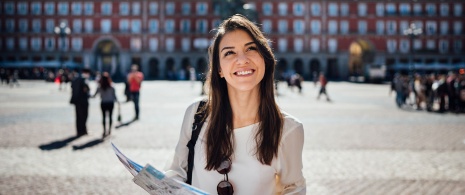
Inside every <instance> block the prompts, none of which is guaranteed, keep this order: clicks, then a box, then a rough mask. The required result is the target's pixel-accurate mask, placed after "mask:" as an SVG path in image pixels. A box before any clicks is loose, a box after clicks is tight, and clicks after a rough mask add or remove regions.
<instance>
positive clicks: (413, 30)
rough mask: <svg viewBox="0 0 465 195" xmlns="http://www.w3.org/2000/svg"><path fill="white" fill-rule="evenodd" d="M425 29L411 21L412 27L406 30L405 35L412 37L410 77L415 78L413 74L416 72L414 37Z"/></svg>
mask: <svg viewBox="0 0 465 195" xmlns="http://www.w3.org/2000/svg"><path fill="white" fill-rule="evenodd" d="M422 33H423V30H422V29H421V28H417V27H416V25H415V23H411V24H410V27H409V28H407V29H405V30H404V35H406V36H408V37H409V38H410V67H409V74H410V78H411V79H413V74H414V73H415V67H414V65H413V53H414V50H413V39H415V38H416V37H417V36H419V35H421V34H422Z"/></svg>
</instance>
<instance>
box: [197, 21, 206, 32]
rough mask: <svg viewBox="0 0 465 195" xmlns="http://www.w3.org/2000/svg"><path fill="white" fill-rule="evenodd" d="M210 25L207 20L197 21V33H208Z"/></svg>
mask: <svg viewBox="0 0 465 195" xmlns="http://www.w3.org/2000/svg"><path fill="white" fill-rule="evenodd" d="M207 29H208V23H207V20H197V32H199V33H207V31H208V30H207Z"/></svg>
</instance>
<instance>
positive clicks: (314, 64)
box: [310, 59, 321, 80]
mask: <svg viewBox="0 0 465 195" xmlns="http://www.w3.org/2000/svg"><path fill="white" fill-rule="evenodd" d="M320 71H321V64H320V61H319V60H317V59H311V60H310V75H311V79H312V80H315V79H318V75H319V74H320Z"/></svg>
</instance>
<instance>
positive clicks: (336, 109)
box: [0, 81, 465, 195]
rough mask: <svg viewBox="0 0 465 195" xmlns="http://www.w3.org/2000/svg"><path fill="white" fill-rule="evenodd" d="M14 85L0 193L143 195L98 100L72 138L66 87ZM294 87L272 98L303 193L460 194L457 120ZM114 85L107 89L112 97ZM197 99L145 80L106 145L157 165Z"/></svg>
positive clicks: (2, 101)
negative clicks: (288, 134)
mask: <svg viewBox="0 0 465 195" xmlns="http://www.w3.org/2000/svg"><path fill="white" fill-rule="evenodd" d="M20 83H21V86H20V87H19V88H16V87H15V88H10V87H6V86H4V85H2V86H0V134H1V136H0V156H1V158H0V194H2V195H3V194H5V195H7V194H145V191H143V190H142V189H141V188H139V187H138V186H137V185H135V184H134V183H133V182H132V176H131V175H130V173H129V172H128V171H126V170H125V168H124V167H123V166H122V165H121V164H120V162H119V161H118V160H117V158H116V157H115V155H114V153H113V151H112V149H111V148H110V144H109V143H110V139H107V140H105V141H103V142H102V141H100V136H101V134H102V127H101V113H100V106H99V101H100V100H99V98H96V99H92V100H91V102H90V111H89V119H88V123H87V126H88V129H89V135H88V136H85V137H81V138H79V139H74V140H72V139H70V138H71V137H73V136H74V135H75V127H74V108H73V107H72V106H71V105H70V104H69V103H68V102H69V98H70V89H69V87H68V89H67V90H66V91H65V90H62V91H59V90H58V86H56V85H55V84H53V83H45V82H42V81H20ZM303 87H304V89H303V93H302V94H298V93H297V92H293V91H291V90H290V89H288V88H287V86H285V84H284V83H281V84H280V85H279V96H278V102H279V104H280V106H281V107H282V108H283V109H284V110H285V111H287V112H288V113H291V114H292V115H294V116H296V117H297V118H299V119H300V120H301V121H302V122H303V124H304V129H305V145H304V154H303V160H304V170H303V171H304V174H305V177H306V179H307V186H308V188H307V191H308V194H354V195H355V194H357V195H358V194H370V195H371V194H396V195H397V194H457V195H459V194H461V195H463V194H465V115H464V114H461V115H456V114H436V113H428V112H425V111H414V110H412V109H398V108H397V107H396V106H395V104H394V94H393V95H392V96H389V85H387V84H380V85H371V84H352V83H346V82H331V83H329V84H328V88H327V90H328V93H329V95H330V96H331V99H332V100H333V101H332V102H326V101H325V100H323V99H324V98H322V100H319V101H318V100H317V99H316V96H317V93H318V87H314V85H313V83H310V82H305V83H304V84H303ZM91 88H92V90H95V83H92V85H91ZM123 88H124V86H123V84H120V83H118V84H116V89H117V91H118V94H117V96H118V97H119V99H120V100H125V98H124V95H123ZM199 94H200V83H196V84H195V85H194V86H192V85H191V83H190V82H167V81H145V82H144V83H143V86H142V92H141V116H140V120H139V121H136V122H134V123H131V124H129V125H127V126H123V127H121V128H118V129H113V131H112V136H111V140H112V141H113V142H114V143H116V144H117V145H118V146H119V147H120V149H121V150H122V151H123V152H124V153H126V154H127V155H128V156H129V157H131V158H133V159H134V160H136V161H137V162H140V163H141V164H145V163H150V164H152V165H155V166H156V167H159V168H163V167H164V166H165V164H166V162H167V160H168V159H170V157H171V156H172V155H173V151H174V147H175V145H176V142H177V139H178V136H179V130H180V127H181V122H182V118H183V115H184V111H185V108H186V107H187V106H188V105H189V104H190V103H191V102H192V101H193V100H194V99H196V98H199V97H200V96H199ZM121 110H122V120H123V122H126V121H129V120H130V119H132V118H133V117H134V111H133V104H132V103H131V102H129V103H123V104H122V106H121ZM114 121H115V122H116V114H114ZM116 123H117V122H116Z"/></svg>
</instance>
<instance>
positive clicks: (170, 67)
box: [165, 58, 176, 80]
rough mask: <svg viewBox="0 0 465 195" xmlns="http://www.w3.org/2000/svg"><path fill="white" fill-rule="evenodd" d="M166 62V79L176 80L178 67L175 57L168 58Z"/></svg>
mask: <svg viewBox="0 0 465 195" xmlns="http://www.w3.org/2000/svg"><path fill="white" fill-rule="evenodd" d="M165 64H166V69H165V77H166V79H168V80H176V68H175V67H174V59H173V58H168V59H167V60H166V63H165Z"/></svg>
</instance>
